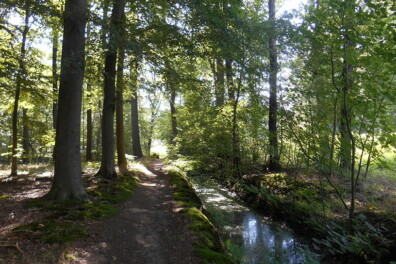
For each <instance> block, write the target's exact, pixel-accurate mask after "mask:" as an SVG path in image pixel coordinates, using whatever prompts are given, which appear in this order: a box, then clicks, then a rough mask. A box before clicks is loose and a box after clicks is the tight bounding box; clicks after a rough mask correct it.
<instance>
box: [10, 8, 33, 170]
mask: <svg viewBox="0 0 396 264" xmlns="http://www.w3.org/2000/svg"><path fill="white" fill-rule="evenodd" d="M29 18H30V1H26V2H25V23H24V26H23V31H22V44H21V57H20V58H19V68H18V74H17V83H16V90H15V96H14V107H13V111H12V149H11V153H12V158H11V175H13V176H15V175H17V174H18V157H17V155H18V153H17V148H18V108H19V99H20V97H21V87H22V83H23V82H24V80H26V74H27V72H26V65H25V59H26V58H25V57H26V40H27V34H28V32H29Z"/></svg>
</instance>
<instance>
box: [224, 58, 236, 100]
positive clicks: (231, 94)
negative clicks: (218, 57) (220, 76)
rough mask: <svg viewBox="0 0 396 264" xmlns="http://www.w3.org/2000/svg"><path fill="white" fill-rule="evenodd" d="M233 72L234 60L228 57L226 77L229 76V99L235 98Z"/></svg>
mask: <svg viewBox="0 0 396 264" xmlns="http://www.w3.org/2000/svg"><path fill="white" fill-rule="evenodd" d="M232 75H233V73H232V60H231V59H226V77H227V89H228V99H229V100H230V101H231V100H235V87H234V81H233V76H232Z"/></svg>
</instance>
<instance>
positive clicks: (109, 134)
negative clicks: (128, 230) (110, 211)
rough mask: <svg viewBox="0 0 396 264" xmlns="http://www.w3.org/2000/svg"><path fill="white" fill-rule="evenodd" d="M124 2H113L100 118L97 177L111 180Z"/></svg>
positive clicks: (115, 174) (114, 174) (113, 173)
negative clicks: (100, 144) (118, 57)
mask: <svg viewBox="0 0 396 264" xmlns="http://www.w3.org/2000/svg"><path fill="white" fill-rule="evenodd" d="M124 8H125V1H124V0H114V2H113V10H112V14H111V18H110V32H109V41H108V43H107V52H106V57H105V73H104V79H105V80H104V100H103V117H102V158H101V165H100V169H99V171H98V173H97V175H100V176H101V177H103V178H107V179H113V178H116V177H117V173H116V170H115V163H114V112H115V105H116V100H115V92H116V89H115V86H116V85H115V77H116V61H117V50H118V49H117V47H119V43H120V41H121V39H120V36H121V34H120V33H121V27H122V19H123V16H124Z"/></svg>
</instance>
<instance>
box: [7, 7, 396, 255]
mask: <svg viewBox="0 0 396 264" xmlns="http://www.w3.org/2000/svg"><path fill="white" fill-rule="evenodd" d="M287 5H288V1H283V2H282V1H275V0H265V1H264V0H221V1H220V0H218V1H212V0H192V1H186V0H174V1H165V0H153V1H143V0H136V1H126V0H113V1H110V0H103V1H98V0H88V1H87V0H65V1H58V0H51V1H43V0H40V1H33V0H24V1H22V0H3V1H1V3H0V54H1V56H0V93H1V102H0V115H1V119H0V122H1V123H0V124H1V125H0V152H1V157H0V160H1V163H3V167H2V168H3V169H4V170H7V171H8V172H7V174H11V175H13V176H16V175H18V174H21V166H25V165H26V164H32V163H33V164H35V163H46V164H54V177H53V181H52V187H51V190H50V192H49V193H48V194H47V196H46V197H47V198H48V199H52V200H68V199H78V200H87V199H89V197H88V195H87V193H86V190H85V188H84V184H83V180H82V176H81V172H82V171H83V169H82V163H84V164H85V162H95V161H97V162H100V167H98V168H97V174H96V176H97V177H103V178H106V179H114V178H117V177H118V176H119V175H122V174H125V173H127V171H128V161H129V160H131V159H138V158H142V157H144V156H145V157H155V156H158V155H160V156H161V157H164V154H163V153H159V152H157V153H155V151H152V146H153V144H154V142H157V143H158V142H162V144H165V145H166V146H167V150H168V151H167V157H168V158H169V160H176V159H179V160H190V161H194V168H196V169H199V170H200V171H201V172H206V173H208V172H209V173H211V174H212V175H215V176H216V177H217V178H218V179H219V180H220V181H222V182H224V183H225V184H228V185H229V186H231V188H232V186H235V182H238V181H239V180H246V181H250V182H255V183H257V177H256V176H257V175H264V176H263V177H264V178H265V175H284V174H285V173H286V175H288V176H287V177H289V176H290V175H294V176H290V177H292V180H294V182H296V181H299V182H302V184H303V185H304V186H305V187H307V188H308V187H312V186H311V185H313V186H316V187H317V188H319V190H322V191H321V192H319V193H323V192H324V190H326V191H327V192H328V193H330V194H331V197H332V200H330V201H327V202H324V200H323V199H324V198H323V196H324V195H322V197H320V195H318V197H316V196H315V197H316V198H315V199H317V200H318V202H317V204H318V205H317V207H318V208H319V209H317V211H318V214H319V215H322V214H324V217H330V218H331V217H335V218H343V219H350V221H352V220H353V219H354V218H355V216H356V215H357V213H359V212H363V211H370V212H374V213H378V214H380V213H385V214H386V215H391V216H393V217H394V213H395V204H396V198H395V197H396V190H395V189H394V186H393V189H392V184H394V183H395V179H396V178H395V174H396V155H395V148H396V133H395V129H396V61H395V58H396V46H395V43H396V14H395V12H396V3H395V2H394V1H392V0H308V1H306V2H305V3H303V4H301V6H300V9H299V10H289V11H287V12H284V11H282V12H281V11H280V7H281V6H287ZM116 168H117V169H116ZM282 173H283V174H282ZM22 174H23V173H22ZM269 177H270V176H268V177H267V179H268V178H269ZM282 177H283V176H282ZM285 177H286V176H285ZM287 177H286V178H287ZM293 177H294V178H293ZM264 181H265V180H264ZM365 182H366V183H368V184H369V185H371V186H374V184H373V182H375V183H378V182H382V183H384V182H385V183H384V184H383V185H381V186H380V187H378V189H381V190H382V191H383V190H384V188H385V187H388V188H389V187H390V189H388V193H387V194H386V196H384V197H385V198H384V197H382V200H378V201H377V203H376V204H374V205H373V204H369V203H365V202H364V201H362V199H363V198H364V199H366V198H367V195H368V194H367V193H368V192H371V194H373V193H375V192H377V191H379V190H376V189H374V188H373V189H372V190H367V189H364V188H363V187H364V186H366V185H364V183H365ZM266 184H268V182H267V183H265V184H261V185H266ZM389 184H390V186H389ZM269 185H271V184H269ZM387 185H388V186H387ZM271 186H272V185H271ZM293 186H294V187H295V185H293ZM318 186H319V187H318ZM375 186H377V185H375ZM267 187H268V186H267ZM272 187H273V186H272ZM294 187H293V188H294ZM295 188H297V187H295ZM307 188H306V189H307ZM320 188H322V189H320ZM234 189H235V190H237V188H234ZM270 189H271V188H270ZM274 189H275V192H277V191H278V192H281V191H282V186H280V185H278V186H276V187H274ZM308 189H309V188H308ZM363 189H364V190H366V191H367V193H365V192H363V191H362V190H363ZM385 189H386V188H385ZM359 192H361V195H362V197H363V198H362V199H360V198H359V195H358V193H359ZM364 199H363V200H364ZM366 200H367V199H366ZM293 202H294V198H293ZM334 204H336V205H334ZM379 204H385V207H381V205H379ZM386 206H387V207H386ZM334 207H336V209H334ZM306 210H316V209H312V208H306ZM393 221H395V220H393ZM350 223H353V222H350ZM394 232H395V230H393V231H392V232H390V233H391V234H394ZM382 242H383V241H382ZM382 242H381V243H382ZM384 243H385V242H384ZM332 245H333V244H332ZM334 247H335V246H334ZM366 257H367V256H366ZM367 258H368V257H367Z"/></svg>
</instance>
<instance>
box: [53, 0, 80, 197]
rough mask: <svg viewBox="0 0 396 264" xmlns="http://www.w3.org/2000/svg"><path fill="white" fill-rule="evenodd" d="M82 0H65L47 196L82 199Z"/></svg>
mask: <svg viewBox="0 0 396 264" xmlns="http://www.w3.org/2000/svg"><path fill="white" fill-rule="evenodd" d="M86 9H87V1H86V0H67V1H66V4H65V11H64V34H63V44H62V61H61V73H60V85H59V98H58V118H57V120H58V122H57V124H56V138H55V174H54V179H53V182H52V186H51V190H50V192H49V193H48V194H47V198H49V199H52V200H69V199H76V200H86V199H87V194H86V192H85V189H84V184H83V181H82V177H81V171H82V168H81V152H80V133H81V132H80V130H81V102H82V82H83V77H84V63H85V54H84V53H85V25H86V20H87V15H86Z"/></svg>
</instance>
